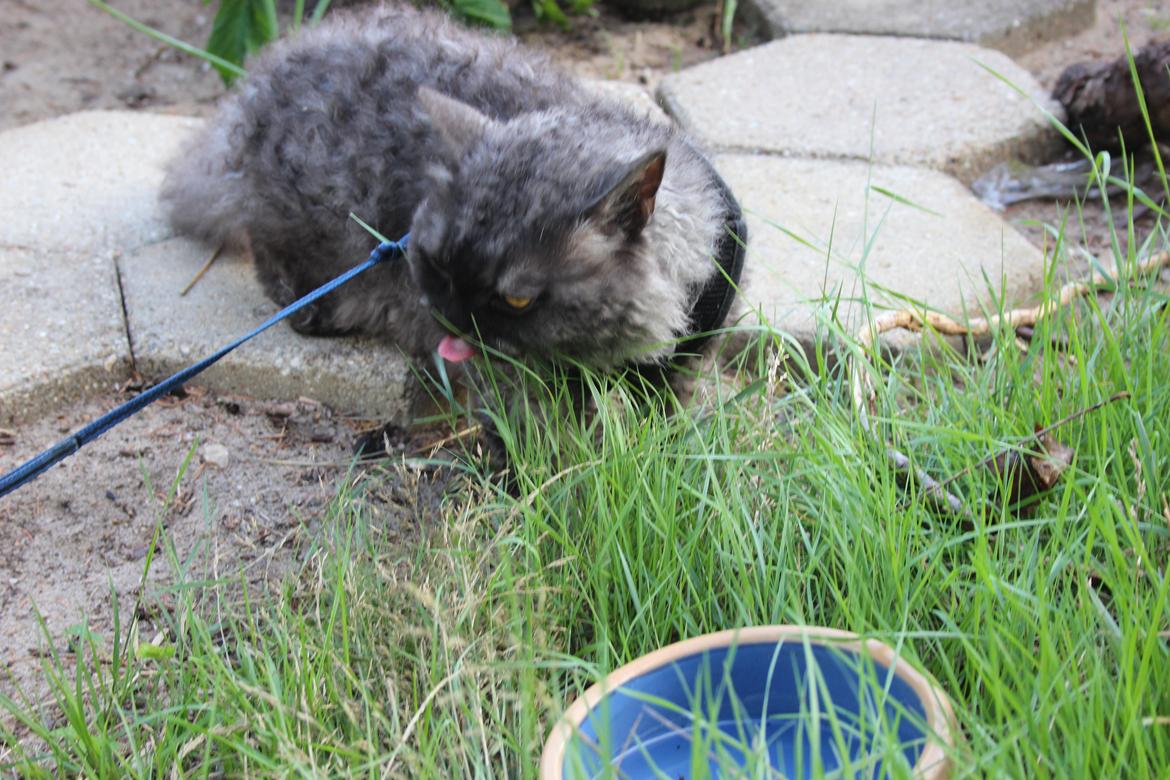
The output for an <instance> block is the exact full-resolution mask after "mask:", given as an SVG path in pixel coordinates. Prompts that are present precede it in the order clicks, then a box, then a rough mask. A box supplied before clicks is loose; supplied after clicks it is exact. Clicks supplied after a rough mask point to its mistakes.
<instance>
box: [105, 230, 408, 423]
mask: <svg viewBox="0 0 1170 780" xmlns="http://www.w3.org/2000/svg"><path fill="white" fill-rule="evenodd" d="M207 256H208V248H207V247H206V246H204V245H202V244H198V243H195V242H193V241H189V240H187V239H183V238H175V239H171V240H168V241H164V242H161V243H158V244H152V245H150V246H146V247H142V248H140V249H138V250H135V251H133V252H130V253H128V254H126V255H124V256H123V257H121V258H119V260H118V264H119V268H120V269H121V273H122V289H123V292H124V294H125V301H126V312H127V319H128V322H129V328H130V334H131V343H132V345H133V349H134V357H135V361H136V364H137V367H138V370H139V372H140V373H141V374H142V375H143V376H144V377H146V378H148V379H151V380H157V379H162V378H163V377H165V376H168V375H170V374H172V373H174V372H175V371H178V370H180V369H182V368H185V367H186V366H188V365H190V364H191V363H193V362H195V361H196V360H199V359H201V358H203V357H206V356H207V355H209V354H211V353H212V352H214V351H215V350H217V349H219V348H220V347H221V346H223V345H224V344H226V343H228V342H229V341H231V340H232V339H234V338H236V337H238V336H240V335H242V334H244V333H246V332H248V331H249V330H251V329H252V328H254V327H255V326H256V325H259V324H260V323H261V322H263V321H264V320H265V319H267V318H268V317H269V316H271V315H272V314H274V313H275V312H276V311H277V307H276V305H275V304H273V303H272V302H271V301H269V300H268V299H267V298H266V297H265V296H264V294H263V292H262V291H261V289H260V285H259V284H258V283H257V282H256V279H255V277H254V272H253V268H252V264H251V262H250V261H248V260H247V259H246V258H245V257H241V256H225V257H221V258H220V259H219V260H218V261H217V262H216V263H215V265H213V266H212V267H211V269H210V270H209V271H208V272H207V274H206V275H205V276H204V277H203V278H202V279H201V280H200V281H199V282H198V284H196V285H195V286H194V288H192V290H191V291H190V292H189V293H188V294H187V295H186V296H180V295H179V292H180V291H181V290H182V289H183V288H184V287H185V286H186V284H187V283H188V282H189V281H190V280H191V279H192V278H193V277H194V276H195V273H196V272H197V271H198V270H199V268H200V267H201V266H202V265H203V263H204V261H206V260H207ZM359 259H360V258H359ZM196 381H197V382H198V383H199V384H201V385H205V386H207V387H211V388H214V389H217V390H225V391H229V392H238V393H246V394H248V395H252V396H256V397H259V398H273V399H287V398H298V397H300V396H308V397H311V398H313V399H315V400H317V401H321V402H323V403H325V404H328V405H330V406H332V407H334V408H335V409H338V410H339V411H342V412H346V413H354V414H359V415H365V416H370V417H377V418H380V419H383V420H386V421H394V422H399V423H405V422H409V421H410V419H411V415H412V412H414V411H416V410H417V406H416V405H415V404H416V401H417V396H418V394H419V392H420V388H419V387H418V386H417V385H418V383H417V381H416V380H415V379H414V377H413V375H412V374H411V372H410V367H409V363H408V361H407V360H406V359H405V358H404V357H402V355H401V354H400V353H399V352H398V351H397V350H396V349H394V348H393V347H391V346H389V345H386V344H383V343H378V342H374V341H370V340H362V339H354V338H341V339H320V338H308V337H305V336H301V335H299V334H297V333H295V332H294V331H292V330H291V329H290V328H289V327H288V325H287V324H285V323H280V324H278V325H276V326H275V327H273V328H272V329H270V330H268V331H267V332H265V333H264V334H262V335H261V336H259V337H257V338H256V340H255V341H253V342H250V343H249V344H246V345H244V346H242V347H240V348H239V349H238V350H237V351H236V352H233V353H232V354H231V355H229V356H228V357H226V358H224V359H223V360H222V361H220V362H219V363H217V364H216V365H215V366H213V367H212V368H210V369H208V370H207V371H206V372H205V373H203V374H201V375H200V376H199V378H198V379H197V380H196Z"/></svg>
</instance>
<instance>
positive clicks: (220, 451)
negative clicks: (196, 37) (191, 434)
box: [203, 442, 231, 469]
mask: <svg viewBox="0 0 1170 780" xmlns="http://www.w3.org/2000/svg"><path fill="white" fill-rule="evenodd" d="M230 460H231V453H229V452H228V448H227V447H225V446H223V445H222V444H216V443H215V442H209V443H207V444H204V445H203V462H204V463H207V464H210V465H212V466H218V467H219V468H221V469H222V468H227V465H228V462H229V461H230Z"/></svg>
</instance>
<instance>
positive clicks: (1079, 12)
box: [745, 0, 1096, 55]
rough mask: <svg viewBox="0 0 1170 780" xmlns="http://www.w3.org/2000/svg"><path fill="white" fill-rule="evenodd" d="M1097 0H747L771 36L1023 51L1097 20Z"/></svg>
mask: <svg viewBox="0 0 1170 780" xmlns="http://www.w3.org/2000/svg"><path fill="white" fill-rule="evenodd" d="M1095 9H1096V0H983V2H978V3H972V2H956V1H955V0H816V1H815V2H809V0H747V2H746V3H745V10H746V11H748V13H753V14H754V15H755V16H757V17H759V18H760V20H761V21H762V22H763V23H764V27H765V28H766V29H767V31H768V32H770V33H771V34H772V36H773V37H780V36H782V35H790V34H793V33H819V32H828V33H857V34H863V35H903V36H911V37H916V38H947V39H951V40H958V41H969V42H972V43H978V44H980V45H982V46H987V47H990V48H993V49H999V50H1000V51H1003V52H1006V53H1008V54H1012V55H1018V54H1022V53H1024V52H1025V51H1028V50H1029V49H1031V48H1033V47H1035V46H1036V45H1037V44H1038V43H1042V42H1044V41H1051V40H1056V39H1058V38H1063V37H1066V36H1069V35H1072V34H1074V33H1077V32H1079V31H1081V30H1083V29H1085V28H1086V27H1088V26H1089V25H1091V24H1092V23H1093V17H1094V14H1095Z"/></svg>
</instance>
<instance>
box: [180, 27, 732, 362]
mask: <svg viewBox="0 0 1170 780" xmlns="http://www.w3.org/2000/svg"><path fill="white" fill-rule="evenodd" d="M662 155H665V167H664V172H663V173H662V175H661V183H660V185H657V187H656V191H655V189H654V185H655V184H656V182H655V181H650V180H651V179H652V178H653V173H654V171H655V169H654V161H655V160H656V159H657V158H658V157H661V156H662ZM648 160H649V161H650V162H647V161H648ZM631 193H633V194H631ZM163 198H164V200H165V202H166V204H167V206H168V209H169V214H170V218H171V220H172V222H173V224H174V226H175V227H176V228H177V229H178V230H179V231H180V232H182V233H186V234H189V235H192V236H196V237H199V238H202V239H205V240H207V241H210V242H220V241H225V240H232V239H240V240H246V242H247V243H248V245H249V246H250V247H251V251H252V254H253V256H254V258H255V261H256V267H257V272H258V275H259V278H260V280H261V282H262V284H263V285H264V288H265V290H266V292H267V294H268V295H269V296H270V297H272V298H273V299H274V300H275V301H277V302H278V303H281V304H285V303H288V302H291V301H292V300H294V299H295V298H297V297H299V296H301V295H303V294H304V293H306V292H308V291H309V290H311V289H313V288H315V287H317V286H319V285H321V284H323V283H325V282H326V281H328V280H329V279H331V278H333V277H334V276H336V275H337V274H339V273H341V272H342V271H344V270H345V269H346V268H348V267H350V266H352V265H353V264H354V263H356V262H357V261H359V260H360V259H362V258H364V257H365V256H366V255H367V254H368V252H369V251H370V249H371V248H372V246H373V244H374V241H373V239H371V237H370V236H369V234H368V233H366V232H365V231H364V230H363V229H362V228H361V227H360V226H358V225H356V224H355V223H354V222H353V221H352V220H350V219H349V218H348V215H349V214H350V213H351V212H353V213H354V214H356V215H358V216H359V217H361V218H362V219H364V220H366V221H367V222H369V223H370V224H371V225H373V226H374V227H375V228H376V229H378V230H379V231H380V232H381V233H383V234H384V235H386V236H389V237H391V238H396V237H398V236H399V235H401V234H402V233H405V232H406V231H407V230H410V231H411V233H412V241H411V245H410V252H409V257H408V261H409V262H408V263H407V264H405V265H404V264H397V265H390V266H386V267H379V268H376V269H374V270H373V271H371V272H367V273H366V274H364V275H363V276H362V277H359V278H358V279H356V280H354V281H353V282H351V283H350V284H349V285H347V286H346V287H345V288H342V289H341V290H339V291H338V292H336V293H333V294H332V295H330V296H328V297H327V298H325V299H323V300H322V301H321V302H320V303H319V304H318V305H317V306H316V307H315V308H313V309H311V310H309V311H307V312H306V313H305V314H304V315H302V316H300V317H299V318H298V319H296V320H294V322H293V326H294V327H295V328H297V329H298V330H300V331H302V332H306V333H316V334H339V333H346V332H358V331H360V332H366V333H371V334H376V335H381V336H385V337H387V338H389V339H391V340H393V341H394V342H396V343H397V344H399V345H400V346H401V347H402V349H404V350H405V351H407V352H408V353H411V354H415V355H422V354H425V353H427V352H430V351H432V350H434V348H435V346H436V345H437V344H438V342H439V340H440V339H441V338H442V337H443V335H444V333H446V332H448V329H449V328H450V327H454V328H455V329H457V330H459V331H461V332H463V333H471V334H472V335H474V336H476V337H477V338H481V339H482V340H483V341H484V342H485V343H488V344H491V345H492V346H495V347H497V348H500V349H502V350H504V351H506V352H509V353H513V354H518V355H525V354H531V355H540V356H551V355H558V354H559V355H565V354H567V355H570V356H572V357H575V358H577V359H580V360H583V361H585V362H587V363H591V364H593V365H596V366H599V367H610V366H614V365H617V364H619V363H622V362H625V361H631V360H632V361H634V362H643V363H649V362H657V361H661V360H662V359H663V358H665V357H666V356H668V355H669V354H670V352H671V345H670V342H671V340H672V339H675V338H677V337H678V336H680V335H682V334H683V333H685V330H686V328H687V325H688V322H687V313H688V307H689V304H690V302H691V301H692V300H693V299H694V296H695V294H696V292H697V290H699V289H700V288H701V287H702V285H703V284H704V282H705V281H706V280H707V279H708V278H709V277H710V276H711V275H712V274H714V273H717V272H718V271H717V270H716V266H715V264H714V263H713V262H712V254H713V248H714V245H715V243H716V240H717V237H718V236H719V232H720V230H721V219H722V204H721V200H720V197H719V194H718V192H717V190H716V189H715V185H714V184H713V182H712V181H711V174H710V172H709V169H708V167H707V166H706V164H705V163H704V161H703V160H702V158H701V157H700V156H699V154H698V152H696V151H695V150H694V148H693V147H692V146H691V145H690V144H689V143H688V142H687V141H686V140H685V139H684V138H683V137H682V136H681V135H680V134H679V133H678V132H677V131H676V130H675V129H673V128H671V127H668V126H665V125H662V124H659V123H656V122H652V121H650V120H648V119H645V118H641V117H639V116H637V115H635V114H634V113H632V112H631V111H630V110H629V109H627V108H626V107H624V106H621V105H618V104H617V103H614V102H611V101H609V100H605V99H600V98H598V97H597V96H595V95H593V94H592V93H591V92H590V91H588V90H587V89H585V88H584V87H583V86H582V85H581V84H580V83H578V82H577V81H576V80H574V79H573V78H571V77H569V76H567V75H566V74H564V73H562V72H561V71H560V70H558V69H557V68H556V67H555V66H554V65H553V64H552V63H551V62H549V60H547V59H546V58H545V57H543V56H541V55H539V54H536V53H533V52H531V51H528V50H525V49H523V48H521V47H520V46H519V45H517V44H516V43H515V42H514V41H513V40H511V39H508V38H504V37H499V36H493V35H485V34H480V33H476V32H472V31H469V30H466V29H464V28H462V27H459V26H458V25H456V24H455V23H453V22H450V21H448V20H447V18H446V17H445V16H443V15H441V14H437V13H431V12H420V11H416V10H413V9H410V8H407V7H401V6H396V5H384V6H380V7H377V8H374V9H372V10H370V9H367V10H364V11H361V12H357V13H337V14H335V15H334V16H333V17H332V18H330V19H328V20H327V21H326V22H324V23H322V24H321V25H319V26H318V27H316V28H315V29H312V30H307V31H304V32H302V33H301V34H300V35H298V36H296V37H295V38H293V39H290V40H286V41H283V42H281V43H278V44H276V45H274V46H272V47H271V48H270V50H268V51H267V52H265V53H264V54H263V55H261V56H260V57H259V58H257V60H256V61H255V62H254V63H253V64H252V65H251V67H250V73H249V75H248V77H247V78H246V79H244V80H243V82H242V84H241V87H240V88H239V90H238V91H237V92H235V93H234V94H233V95H232V96H231V97H230V98H228V99H227V100H226V102H225V103H224V104H223V106H222V107H221V109H220V112H219V114H218V116H217V117H216V118H215V119H214V120H213V121H212V122H211V123H210V124H209V125H208V126H207V127H206V128H205V130H204V131H202V132H201V133H200V134H198V136H197V137H196V138H195V139H194V140H193V141H192V143H191V144H190V146H189V147H188V148H187V149H185V150H184V151H183V152H182V153H181V154H180V155H179V156H178V157H177V158H176V160H175V161H174V162H173V163H172V165H171V167H170V169H169V172H168V176H167V179H166V182H165V185H164V190H163ZM631 198H632V199H633V200H631ZM651 212H652V213H651ZM647 214H648V215H649V218H648V220H643V219H641V216H645V215H647ZM640 215H641V216H640ZM643 222H644V224H643ZM508 299H511V300H517V299H528V300H531V301H532V303H531V305H530V306H528V307H527V308H525V309H523V310H522V311H512V310H508V309H507V307H504V306H501V305H500V303H499V302H500V300H508ZM436 310H437V313H438V314H439V315H441V319H443V320H446V325H443V324H440V321H439V319H437V318H436V317H435V313H436Z"/></svg>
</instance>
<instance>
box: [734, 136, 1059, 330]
mask: <svg viewBox="0 0 1170 780" xmlns="http://www.w3.org/2000/svg"><path fill="white" fill-rule="evenodd" d="M715 165H716V167H717V168H718V169H719V171H720V173H721V174H722V175H723V176H724V177H725V178H726V180H727V182H728V184H729V185H730V186H731V188H732V190H734V191H735V193H736V195H737V196H738V198H739V200H740V202H741V203H742V204H743V206H744V210H745V212H746V213H747V222H748V232H749V235H750V242H749V246H748V256H747V263H746V266H745V272H746V274H747V281H746V282H745V284H744V299H745V301H746V302H747V303H748V304H749V305H752V306H755V307H758V308H759V309H760V310H761V311H762V312H763V314H764V315H765V316H766V317H767V318H768V319H769V321H770V322H771V324H772V325H774V326H776V327H777V328H779V329H781V330H783V331H785V332H787V333H790V334H792V335H793V336H795V337H796V338H797V339H798V340H799V341H800V342H801V343H802V344H803V345H804V346H805V347H806V348H807V347H809V346H810V345H811V344H812V343H813V342H814V341H815V335H816V332H817V329H818V326H820V327H822V332H823V324H824V322H825V318H830V319H831V318H832V317H833V316H834V315H833V312H834V310H835V311H836V315H835V316H836V318H837V320H838V321H839V322H840V323H842V324H843V325H845V326H846V328H847V330H848V332H849V333H852V332H854V331H855V330H856V328H857V327H858V326H860V325H861V324H863V323H864V306H863V304H862V303H861V301H862V300H864V299H868V300H870V301H871V302H872V304H873V305H874V306H876V307H879V308H895V309H902V308H914V307H915V306H919V307H921V306H927V307H929V308H933V309H936V310H939V311H942V312H945V313H948V314H950V315H952V316H962V315H963V314H964V313H970V314H977V313H982V307H984V306H991V305H992V301H993V300H996V299H998V298H1000V297H1001V296H1002V297H1005V298H1006V299H1007V303H1008V304H1009V305H1014V304H1018V303H1022V302H1025V301H1028V300H1030V299H1032V298H1033V296H1035V294H1036V293H1037V292H1038V291H1039V290H1040V289H1041V287H1042V285H1043V280H1044V273H1043V271H1044V258H1043V256H1042V253H1041V252H1040V251H1039V250H1038V249H1036V248H1035V247H1034V246H1033V245H1032V244H1031V243H1029V242H1028V241H1027V240H1026V239H1025V238H1024V237H1023V236H1021V235H1020V234H1019V233H1017V232H1016V231H1015V229H1013V228H1012V227H1011V226H1009V225H1008V224H1007V223H1005V222H1004V221H1003V220H1002V219H1000V217H999V216H998V215H996V214H995V213H994V212H992V211H991V210H990V209H988V208H987V207H986V206H984V205H983V204H982V203H980V202H979V201H978V200H976V199H975V197H974V196H973V195H971V193H970V192H969V191H968V190H967V189H966V188H965V187H964V186H963V185H962V184H961V183H959V182H958V181H956V180H955V179H953V178H951V177H950V176H947V175H945V174H942V173H939V172H937V171H932V170H929V169H925V168H906V167H882V166H874V167H871V166H869V165H867V164H865V163H860V162H847V161H837V162H830V161H814V160H789V159H783V158H779V157H762V156H752V155H721V156H719V157H718V158H716V160H715ZM903 201H909V202H910V203H906V202H903ZM830 247H831V251H830ZM989 282H990V285H991V289H989V288H988V283H989ZM915 302H916V303H915Z"/></svg>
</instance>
